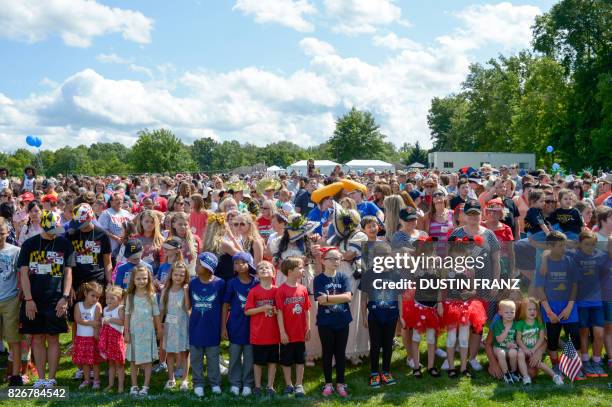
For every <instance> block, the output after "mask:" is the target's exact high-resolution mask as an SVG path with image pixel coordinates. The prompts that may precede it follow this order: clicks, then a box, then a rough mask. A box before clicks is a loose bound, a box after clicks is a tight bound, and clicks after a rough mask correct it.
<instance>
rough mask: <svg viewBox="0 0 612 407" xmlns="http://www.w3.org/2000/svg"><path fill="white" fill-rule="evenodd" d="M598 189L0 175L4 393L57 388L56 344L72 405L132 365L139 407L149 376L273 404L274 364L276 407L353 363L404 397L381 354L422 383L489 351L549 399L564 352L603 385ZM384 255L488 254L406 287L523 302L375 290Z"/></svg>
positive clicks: (490, 171) (487, 177)
mask: <svg viewBox="0 0 612 407" xmlns="http://www.w3.org/2000/svg"><path fill="white" fill-rule="evenodd" d="M611 184H612V174H605V173H603V174H600V175H599V176H598V177H596V176H593V175H592V174H589V173H588V172H584V173H582V174H581V175H580V176H577V175H569V176H563V175H561V174H554V175H552V174H549V173H547V172H546V171H544V170H537V171H533V172H530V173H524V172H523V173H519V168H518V166H517V165H508V166H502V167H500V168H499V169H495V168H492V167H491V166H490V165H486V164H485V165H483V166H482V167H481V168H479V169H474V168H468V169H462V170H461V171H458V172H445V171H441V170H437V169H424V170H407V171H396V172H386V173H377V172H376V171H374V170H372V169H369V170H367V171H365V172H363V173H354V172H349V173H344V172H343V171H342V169H341V168H340V167H338V168H336V169H335V170H334V171H333V172H332V174H331V175H329V176H322V175H320V174H319V172H318V171H317V169H316V168H315V167H314V166H313V165H309V167H308V172H307V174H295V173H292V174H285V173H281V174H280V175H274V176H269V175H266V174H247V175H210V176H208V175H205V174H176V175H174V176H167V175H137V176H123V177H122V176H107V177H90V176H80V175H79V176H58V177H56V178H45V177H42V176H39V175H37V174H36V169H35V168H33V167H28V168H26V169H25V171H24V174H23V175H20V176H18V177H14V176H11V174H9V171H8V170H7V169H5V168H0V321H1V331H0V332H1V335H2V339H3V340H4V341H6V344H7V345H8V349H9V351H10V357H9V360H10V362H11V365H10V367H9V371H8V372H7V374H8V382H9V385H12V386H18V385H25V384H27V383H32V384H33V386H34V387H35V388H52V387H53V386H56V385H57V381H56V374H57V371H58V365H59V360H60V355H61V353H62V349H61V346H60V341H59V335H60V334H65V333H68V332H70V335H71V337H72V340H71V344H70V346H69V347H68V348H67V349H64V351H65V352H68V353H69V354H70V355H71V358H72V361H73V363H74V364H75V365H76V366H77V367H78V370H77V373H76V378H77V379H79V380H81V383H80V385H79V388H80V389H87V388H91V389H100V388H101V386H102V383H101V374H100V373H101V368H102V367H104V368H106V369H107V370H106V372H107V373H106V377H107V379H108V384H107V386H105V390H108V391H114V388H115V386H116V387H117V391H118V392H123V391H124V381H125V369H126V361H128V362H129V378H130V381H131V383H130V387H129V393H130V394H131V395H140V396H144V395H147V394H148V392H149V386H150V381H151V376H152V375H153V374H165V375H167V377H168V379H167V381H166V384H165V386H164V390H172V389H175V388H178V389H180V390H184V391H187V390H188V389H189V388H190V387H191V388H192V389H193V392H194V393H195V394H196V395H197V396H203V395H204V389H205V387H206V388H208V387H209V388H210V390H209V391H210V392H211V393H212V394H220V393H221V392H222V388H221V385H222V380H221V377H222V375H224V374H227V375H228V382H229V392H230V393H231V394H234V395H236V396H238V395H242V396H250V395H255V396H257V395H270V396H272V395H274V394H275V388H277V385H276V384H275V379H276V368H277V365H278V364H280V366H281V369H280V370H281V371H282V378H283V382H284V387H283V390H282V393H283V394H284V395H294V396H295V397H302V396H304V386H303V378H304V371H305V369H319V370H322V378H323V380H322V382H323V386H322V390H321V392H322V395H323V396H325V397H329V396H331V395H333V394H336V395H338V396H339V397H347V396H348V395H349V390H348V387H347V385H346V380H345V369H346V363H347V361H349V362H351V363H353V364H355V365H358V364H360V363H363V362H364V361H365V360H366V359H365V358H368V360H369V364H370V371H371V374H370V375H369V377H364V379H363V380H364V385H367V386H370V387H372V388H380V387H383V386H390V385H393V384H395V383H396V381H397V380H410V379H409V378H403V379H398V378H397V374H396V375H395V376H394V374H393V372H391V361H392V356H393V353H394V352H405V354H406V364H407V367H408V369H409V370H408V371H409V373H410V376H412V377H414V378H415V379H419V378H422V377H424V376H425V375H427V376H429V377H432V378H437V377H440V376H441V375H442V374H445V375H448V377H451V378H457V377H471V376H472V375H474V374H477V373H476V372H478V371H481V370H483V366H482V365H481V363H480V362H479V360H478V359H477V356H478V355H479V353H480V352H482V351H481V349H482V348H483V347H484V352H485V353H486V357H487V359H488V363H487V364H486V365H487V371H488V374H489V375H490V376H491V377H493V378H495V379H498V380H502V381H504V382H505V383H508V384H513V383H516V384H519V383H520V384H523V385H528V384H530V383H531V382H532V380H534V379H537V380H543V379H542V378H541V377H538V372H539V371H540V370H541V371H542V372H544V373H545V374H547V375H549V376H550V378H551V379H552V381H553V382H554V383H555V384H557V385H562V384H563V383H564V378H563V372H562V369H560V367H559V350H560V349H561V344H562V343H563V342H567V341H569V340H571V341H572V343H573V345H574V346H575V347H576V349H577V350H578V353H579V355H580V357H581V359H582V363H583V368H582V371H581V372H580V373H579V374H578V377H577V379H578V380H580V379H586V378H588V377H606V376H607V371H608V370H609V369H610V368H612V358H609V355H610V354H611V352H612V278H611V277H610V275H611V273H610V270H611V267H612V261H611V260H610V256H609V253H610V246H609V242H610V241H611V240H610V235H611V234H612V193H611ZM453 243H456V244H453ZM368 248H370V249H371V250H368ZM393 250H399V251H405V252H407V253H409V254H410V255H411V256H425V257H432V256H436V255H440V254H441V253H444V254H445V255H449V256H451V257H459V256H465V255H467V254H474V253H480V254H485V258H486V259H487V260H486V264H485V265H484V266H483V268H482V270H476V271H474V270H467V271H465V272H463V271H462V272H459V270H453V269H444V267H442V268H440V267H437V268H436V267H433V268H432V267H427V266H424V267H422V269H420V270H417V272H416V273H414V275H413V277H412V278H414V279H416V280H418V279H424V278H438V279H441V278H444V279H475V278H491V279H500V278H517V279H520V280H521V281H522V284H521V287H522V290H511V289H507V290H497V289H488V290H476V291H474V290H469V289H465V290H463V289H460V288H459V289H440V290H421V291H419V290H414V289H406V290H400V291H398V290H391V289H379V290H371V289H370V288H371V286H372V273H371V272H370V271H371V270H370V268H371V255H370V254H368V253H369V252H376V253H390V252H391V251H393ZM376 278H379V279H383V280H388V281H395V282H397V280H398V272H397V270H386V271H384V272H383V273H379V274H377V276H376ZM561 328H563V331H564V332H565V333H566V336H567V337H566V338H565V339H564V340H561V339H560V336H561ZM443 333H445V334H446V340H445V341H444V340H442V339H440V338H441V337H443V336H442V335H443ZM483 333H486V335H483ZM483 336H484V338H483ZM422 341H424V342H426V345H427V358H426V360H424V361H423V364H421V360H420V352H419V349H420V345H421V342H422ZM222 343H228V344H229V352H228V354H225V355H224V354H223V353H224V352H222V351H221V349H222V348H221V344H222ZM399 343H401V344H403V347H404V349H405V350H404V351H400V350H398V349H397V346H395V345H398V344H399ZM604 348H605V350H606V354H607V355H608V364H607V366H606V364H605V358H604V352H603V349H604ZM457 352H458V359H459V360H458V364H457V363H456V362H457V360H456V359H457V357H456V356H457V355H456V353H457ZM546 354H548V356H549V358H548V359H546V358H545V355H546ZM436 358H437V359H436ZM319 359H321V362H320V363H318V364H317V363H316V362H317V360H319ZM440 359H442V363H440ZM204 360H205V361H206V363H204ZM481 360H482V358H481ZM204 366H206V374H205V369H204ZM334 371H335V385H334V377H333V373H334ZM443 371H445V372H446V373H443ZM190 373H191V374H190ZM264 373H265V376H264ZM140 374H142V375H143V378H142V379H141V380H142V385H139V375H140ZM483 374H484V373H483ZM190 377H191V385H190V381H189V379H190ZM207 383H208V386H206V384H207ZM160 391H161V390H160ZM207 391H208V390H207Z"/></svg>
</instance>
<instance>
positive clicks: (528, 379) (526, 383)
mask: <svg viewBox="0 0 612 407" xmlns="http://www.w3.org/2000/svg"><path fill="white" fill-rule="evenodd" d="M523 384H524V385H525V386H527V385H529V384H531V377H529V376H523Z"/></svg>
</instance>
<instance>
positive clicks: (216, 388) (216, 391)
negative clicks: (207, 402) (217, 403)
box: [212, 386, 221, 394]
mask: <svg viewBox="0 0 612 407" xmlns="http://www.w3.org/2000/svg"><path fill="white" fill-rule="evenodd" d="M212 392H213V394H221V387H219V386H213V388H212Z"/></svg>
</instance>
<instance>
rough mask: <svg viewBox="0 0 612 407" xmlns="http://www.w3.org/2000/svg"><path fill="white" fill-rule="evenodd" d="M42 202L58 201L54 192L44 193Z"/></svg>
mask: <svg viewBox="0 0 612 407" xmlns="http://www.w3.org/2000/svg"><path fill="white" fill-rule="evenodd" d="M41 202H57V197H56V196H55V195H53V194H47V195H43V197H42V199H41Z"/></svg>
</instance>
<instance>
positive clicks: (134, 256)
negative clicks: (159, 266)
mask: <svg viewBox="0 0 612 407" xmlns="http://www.w3.org/2000/svg"><path fill="white" fill-rule="evenodd" d="M124 246H125V251H124V252H123V253H124V256H125V258H126V259H127V263H123V264H122V265H120V266H119V267H117V273H116V274H115V279H114V280H113V281H114V284H115V285H118V286H119V287H121V288H122V289H124V290H127V288H128V286H129V285H130V277H131V276H132V270H133V269H134V267H136V266H138V265H139V264H142V265H144V266H145V267H146V268H147V269H148V270H149V271H150V272H151V274H153V268H152V267H151V265H150V264H149V263H146V262H144V261H142V259H141V258H142V243H140V241H139V240H136V239H130V240H128V241H127V242H126V243H125V245H124Z"/></svg>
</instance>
